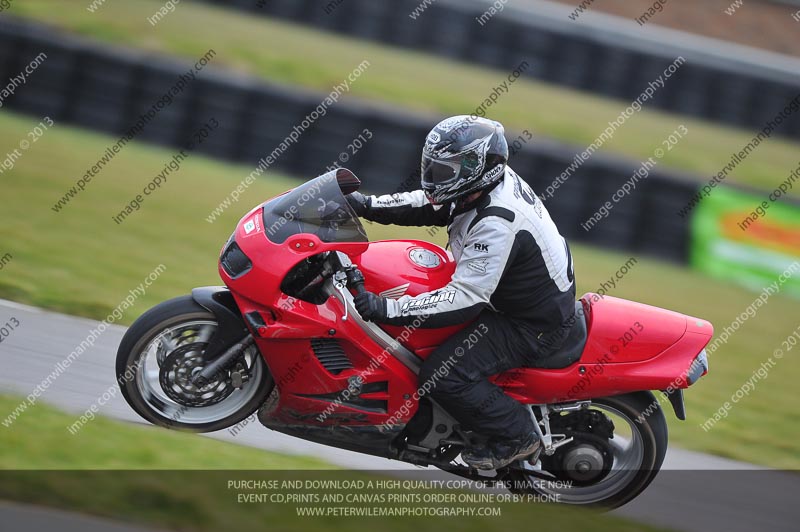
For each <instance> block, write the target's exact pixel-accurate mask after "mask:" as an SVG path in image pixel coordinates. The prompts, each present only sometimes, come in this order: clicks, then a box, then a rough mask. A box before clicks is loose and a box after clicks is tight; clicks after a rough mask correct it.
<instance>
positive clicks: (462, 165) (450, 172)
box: [422, 154, 477, 188]
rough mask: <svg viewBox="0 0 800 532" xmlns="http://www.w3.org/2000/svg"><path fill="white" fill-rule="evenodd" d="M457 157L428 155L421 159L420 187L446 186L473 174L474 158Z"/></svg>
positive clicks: (475, 162)
mask: <svg viewBox="0 0 800 532" xmlns="http://www.w3.org/2000/svg"><path fill="white" fill-rule="evenodd" d="M470 155H472V154H467V155H466V156H463V155H457V156H455V157H446V158H441V157H440V158H436V157H431V156H428V155H423V157H422V185H423V187H424V188H433V187H440V186H446V185H449V184H451V183H454V182H455V181H456V180H458V179H459V178H461V177H464V176H466V175H471V174H472V173H474V171H475V169H476V166H477V161H475V160H474V159H475V157H470Z"/></svg>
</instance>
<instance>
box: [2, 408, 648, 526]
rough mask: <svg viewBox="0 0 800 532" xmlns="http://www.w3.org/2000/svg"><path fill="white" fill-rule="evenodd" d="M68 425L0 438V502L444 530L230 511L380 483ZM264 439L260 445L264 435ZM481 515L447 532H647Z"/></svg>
mask: <svg viewBox="0 0 800 532" xmlns="http://www.w3.org/2000/svg"><path fill="white" fill-rule="evenodd" d="M18 401H19V399H18V398H15V397H10V396H3V395H0V412H5V411H8V410H11V409H13V408H14V407H15V406H16V405H17V403H18ZM74 419H75V416H74V415H70V414H66V413H63V412H60V411H58V410H56V409H54V408H51V407H49V406H45V405H41V404H37V405H36V406H34V407H32V408H31V409H29V410H28V411H26V413H25V415H24V416H22V417H21V418H19V419H18V420H17V422H16V423H15V424H14V425H13V426H12V427H11V428H10V429H7V428H1V429H0V478H2V482H0V499H7V500H14V501H21V502H26V503H33V504H40V505H46V506H54V507H58V508H64V509H68V510H72V511H79V512H83V513H88V514H92V515H99V516H104V517H110V518H115V519H120V520H124V521H129V522H135V523H141V524H147V525H153V526H159V527H170V528H174V529H179V530H187V531H188V530H191V531H198V532H199V531H214V532H216V531H218V530H238V531H246V530H264V528H265V526H268V528H269V529H271V530H303V531H305V530H342V531H344V530H353V529H355V528H356V527H357V526H359V525H364V526H367V525H372V526H374V525H375V524H378V523H380V525H381V527H382V530H386V531H387V532H393V531H399V530H408V529H412V528H413V529H414V530H420V531H427V530H430V531H434V530H440V529H441V527H442V524H443V523H444V522H445V520H444V518H439V519H436V518H430V517H425V518H417V517H411V518H385V519H383V518H379V519H376V518H362V519H364V521H363V522H360V521H359V518H353V517H325V518H320V517H316V518H309V517H304V518H302V519H300V518H298V517H297V516H296V515H295V513H294V511H293V506H294V505H281V504H269V503H260V504H242V503H239V502H237V494H238V493H248V492H251V493H263V492H269V491H272V492H280V493H287V492H292V490H288V489H285V490H246V489H245V490H237V489H228V481H230V480H242V479H258V480H278V481H282V480H298V479H301V480H303V479H309V480H320V479H338V480H342V479H349V480H352V479H363V480H370V479H372V480H378V479H380V478H381V477H378V476H374V475H369V474H367V473H359V472H342V471H333V470H330V468H331V466H329V465H328V464H325V463H324V462H322V461H319V460H316V459H313V458H307V457H300V456H288V455H280V454H276V453H270V452H266V451H261V450H256V449H252V448H249V447H241V446H238V445H234V444H231V443H225V442H220V441H216V440H212V439H210V438H204V437H201V436H198V435H194V434H184V433H180V432H173V431H168V430H164V429H160V428H155V427H144V426H133V425H130V424H127V423H121V422H117V421H111V420H108V419H105V418H102V417H99V418H96V419H95V420H94V421H92V422H91V423H89V424H88V425H86V426H85V427H84V428H83V429H81V430H80V431H79V432H78V433H77V434H75V435H70V434H69V433H68V432H67V430H66V427H67V426H68V425H70V424H71V423H72V422H73V421H74ZM265 437H269V435H268V433H266V429H265ZM9 470H13V471H9ZM66 470H70V471H66ZM191 470H194V471H191ZM263 470H272V471H270V472H264V471H263ZM321 470H328V471H321ZM376 491H380V490H376ZM298 506H302V505H298ZM309 506H310V505H309ZM323 506H333V505H330V504H325V505H323ZM350 506H359V505H356V504H354V505H350ZM390 506H391V505H390ZM420 506H430V505H420ZM461 506H467V505H461ZM482 506H499V507H500V508H501V510H502V517H501V518H497V517H493V518H488V517H478V518H475V517H470V518H467V517H461V518H447V521H446V523H447V526H454V527H456V529H458V530H476V531H479V530H487V531H491V530H498V531H499V530H519V529H521V528H522V527H523V525H524V524H525V523H529V522H530V520H532V519H535V520H537V521H541V522H546V523H548V524H550V526H552V528H553V529H558V530H586V529H588V528H591V529H592V530H597V531H599V532H604V531H609V532H611V531H621V532H628V531H630V532H634V531H640V530H644V531H649V530H655V529H653V528H649V527H645V526H643V525H640V524H634V523H632V522H630V521H627V520H624V519H619V518H615V517H610V516H605V515H600V514H598V513H597V512H591V511H587V510H583V509H579V508H565V507H556V506H552V505H533V504H523V503H519V504H502V505H482Z"/></svg>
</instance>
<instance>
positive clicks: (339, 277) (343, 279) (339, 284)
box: [333, 270, 347, 321]
mask: <svg viewBox="0 0 800 532" xmlns="http://www.w3.org/2000/svg"><path fill="white" fill-rule="evenodd" d="M333 287H334V288H335V289H336V291H337V292H339V295H341V296H342V305H343V306H344V316H342V321H347V298H346V297H345V294H346V292H347V274H346V273H345V272H343V271H341V270H339V271H338V272H336V273H334V274H333Z"/></svg>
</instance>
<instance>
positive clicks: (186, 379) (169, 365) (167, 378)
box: [158, 343, 235, 407]
mask: <svg viewBox="0 0 800 532" xmlns="http://www.w3.org/2000/svg"><path fill="white" fill-rule="evenodd" d="M206 345H207V344H205V343H194V344H188V345H184V346H181V347H178V348H177V349H175V350H173V351H172V352H171V353H170V354H169V355H168V356H167V357H166V358H165V359H164V362H163V363H162V364H161V368H160V370H159V374H158V380H159V383H160V384H161V388H162V389H163V390H164V393H165V394H167V396H168V397H169V398H170V399H172V400H173V401H175V402H176V403H178V404H179V405H183V406H190V407H203V406H210V405H214V404H217V403H219V402H220V401H223V400H224V399H225V398H227V397H228V396H229V395H230V394H231V393H233V391H234V390H235V388H234V387H233V385H232V384H231V382H230V379H228V373H227V372H220V373H218V374H217V375H214V376H213V377H212V378H211V379H209V380H208V381H206V382H205V383H203V384H202V385H200V386H199V385H197V384H195V383H193V382H192V379H193V378H194V376H195V375H197V374H198V373H199V372H200V371H202V369H203V367H205V364H206V360H205V359H204V358H203V349H204V348H205V346H206Z"/></svg>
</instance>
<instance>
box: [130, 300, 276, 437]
mask: <svg viewBox="0 0 800 532" xmlns="http://www.w3.org/2000/svg"><path fill="white" fill-rule="evenodd" d="M218 327H219V324H218V322H217V320H216V318H215V317H214V315H213V314H212V313H211V312H209V311H208V310H206V309H204V308H203V307H201V306H200V305H198V304H197V303H196V302H195V301H194V300H193V299H192V298H191V297H190V296H184V297H178V298H175V299H172V300H169V301H165V302H164V303H161V304H160V305H157V306H155V307H153V308H152V309H150V310H149V311H147V312H145V313H144V314H142V316H141V317H139V319H137V320H136V321H135V322H134V324H133V325H132V326H131V327H130V328H129V329H128V331H127V332H126V333H125V336H124V337H123V338H122V342H121V343H120V346H119V350H118V352H117V363H116V374H117V383H118V384H119V386H120V389H121V391H122V395H123V397H125V400H126V401H127V402H128V404H129V405H130V406H131V408H133V410H135V411H136V413H138V414H139V415H140V416H142V417H143V418H144V419H146V420H147V421H150V422H151V423H153V424H155V425H159V426H162V427H167V428H171V429H178V430H186V431H191V432H213V431H217V430H221V429H224V428H227V427H230V426H232V425H235V424H236V423H239V422H240V421H242V420H243V419H245V418H247V417H248V416H249V415H250V414H252V413H253V412H255V411H256V410H257V409H258V407H259V406H261V404H263V402H264V401H265V400H266V398H267V396H268V395H269V393H270V392H271V390H272V387H273V380H272V377H271V376H270V374H269V371H268V369H267V367H266V364H265V363H264V360H263V359H262V357H261V354H260V353H259V352H258V348H257V347H256V346H255V345H252V346H250V347H249V348H248V349H247V350H246V351H245V352H244V353H243V354H242V356H241V357H240V359H239V360H238V361H237V362H236V364H235V365H234V367H233V368H231V370H229V371H223V372H221V373H220V374H218V375H217V376H215V377H214V378H213V379H212V380H211V381H210V382H207V383H204V384H203V385H202V386H199V385H195V384H193V383H192V382H191V378H192V377H193V376H194V375H195V374H197V372H199V371H200V370H201V369H202V368H203V366H204V364H205V363H206V362H205V360H204V359H203V357H202V354H203V352H204V349H205V347H206V346H207V345H208V342H209V339H210V338H211V337H212V335H213V334H214V332H215V331H216V330H217V328H218ZM232 371H236V372H238V373H239V377H242V376H243V377H244V378H243V379H242V381H243V382H241V383H239V382H238V381H239V380H240V379H236V381H237V386H236V387H235V386H233V384H232V379H231V378H230V377H231V372H232Z"/></svg>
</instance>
